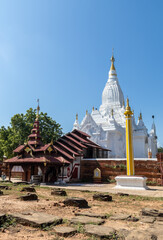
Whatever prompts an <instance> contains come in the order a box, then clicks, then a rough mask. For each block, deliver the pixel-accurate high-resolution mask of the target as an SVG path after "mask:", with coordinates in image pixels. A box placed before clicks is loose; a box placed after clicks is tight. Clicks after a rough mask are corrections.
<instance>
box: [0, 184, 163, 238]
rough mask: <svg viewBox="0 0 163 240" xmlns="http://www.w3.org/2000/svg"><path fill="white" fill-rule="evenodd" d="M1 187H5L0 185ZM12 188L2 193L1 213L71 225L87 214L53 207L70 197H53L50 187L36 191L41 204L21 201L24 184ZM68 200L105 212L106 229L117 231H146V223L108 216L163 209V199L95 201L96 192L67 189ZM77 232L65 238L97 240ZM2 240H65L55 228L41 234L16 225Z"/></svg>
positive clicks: (4, 234) (2, 236)
mask: <svg viewBox="0 0 163 240" xmlns="http://www.w3.org/2000/svg"><path fill="white" fill-rule="evenodd" d="M1 185H2V184H1ZM5 185H8V186H10V187H11V188H12V189H11V190H3V192H4V195H2V196H0V213H14V212H20V213H22V212H27V211H39V212H46V213H49V214H53V215H57V216H59V217H62V218H63V219H64V223H63V224H64V225H69V222H68V221H67V220H68V219H70V218H72V217H73V216H74V213H75V212H76V211H85V209H80V210H79V209H77V208H75V207H59V206H54V202H62V201H63V200H64V199H65V198H67V196H53V195H51V188H48V187H46V188H44V187H39V186H38V187H36V188H35V189H36V192H37V194H38V197H39V201H38V202H37V201H31V202H24V201H21V200H19V199H18V198H19V197H20V195H23V194H25V193H21V192H20V191H21V189H22V187H24V186H25V185H21V186H20V185H19V186H13V184H5ZM66 192H67V195H68V197H83V198H85V199H86V200H87V201H88V203H89V206H90V208H89V209H87V211H90V212H94V213H106V214H107V216H108V219H107V220H106V222H105V224H104V225H105V226H110V227H114V228H116V229H120V228H125V229H134V228H138V227H139V229H146V228H147V227H148V225H147V224H140V223H139V222H136V223H133V222H127V221H116V222H115V221H111V220H109V216H111V215H114V214H115V213H128V214H132V215H133V216H139V212H140V210H141V209H142V208H144V207H150V208H155V209H160V208H162V204H163V198H149V197H138V196H119V195H113V194H110V195H112V197H113V201H112V202H102V201H95V200H93V198H92V196H93V194H94V193H95V192H87V191H86V192H85V191H75V190H66ZM76 228H77V229H78V233H77V234H76V235H75V236H73V237H68V238H66V239H67V240H79V239H80V240H85V239H87V240H88V239H90V240H91V239H96V238H93V237H88V236H86V235H84V234H83V227H82V226H79V225H77V226H76ZM0 239H4V240H5V239H6V240H10V239H12V240H21V239H23V240H27V239H28V240H29V239H33V240H40V239H43V240H44V239H48V240H54V239H56V240H57V239H58V240H61V239H64V238H62V237H58V236H56V235H55V233H54V230H53V228H49V229H48V231H42V230H40V229H34V228H31V227H26V226H22V225H19V224H17V225H16V227H14V226H10V227H9V228H8V229H6V230H4V232H2V231H1V232H0Z"/></svg>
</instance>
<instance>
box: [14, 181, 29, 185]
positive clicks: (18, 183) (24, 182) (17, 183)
mask: <svg viewBox="0 0 163 240" xmlns="http://www.w3.org/2000/svg"><path fill="white" fill-rule="evenodd" d="M21 184H24V185H28V184H29V183H28V182H27V181H20V182H14V185H15V186H16V185H21Z"/></svg>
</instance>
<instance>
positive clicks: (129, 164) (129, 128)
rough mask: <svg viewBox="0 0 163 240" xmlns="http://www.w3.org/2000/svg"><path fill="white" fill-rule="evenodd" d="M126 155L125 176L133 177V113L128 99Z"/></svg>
mask: <svg viewBox="0 0 163 240" xmlns="http://www.w3.org/2000/svg"><path fill="white" fill-rule="evenodd" d="M124 115H125V116H126V155H127V175H128V176H133V175H134V174H135V170H134V153H133V137H132V115H133V112H132V111H131V108H130V106H129V99H128V98H127V105H126V111H125V113H124Z"/></svg>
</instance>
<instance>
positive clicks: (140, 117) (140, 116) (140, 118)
mask: <svg viewBox="0 0 163 240" xmlns="http://www.w3.org/2000/svg"><path fill="white" fill-rule="evenodd" d="M139 120H142V113H141V112H140V115H139Z"/></svg>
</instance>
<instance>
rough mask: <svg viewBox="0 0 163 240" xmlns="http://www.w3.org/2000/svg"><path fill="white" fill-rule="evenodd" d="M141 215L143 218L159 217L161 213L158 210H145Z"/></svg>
mask: <svg viewBox="0 0 163 240" xmlns="http://www.w3.org/2000/svg"><path fill="white" fill-rule="evenodd" d="M141 214H142V216H151V217H158V216H159V211H158V210H156V209H150V208H143V209H142V211H141Z"/></svg>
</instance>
